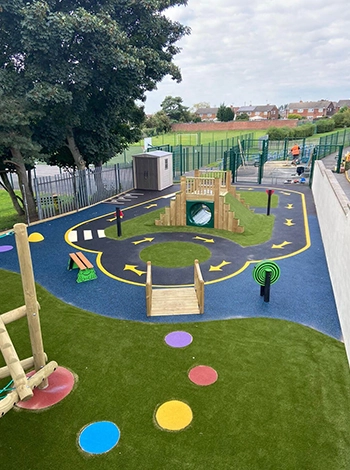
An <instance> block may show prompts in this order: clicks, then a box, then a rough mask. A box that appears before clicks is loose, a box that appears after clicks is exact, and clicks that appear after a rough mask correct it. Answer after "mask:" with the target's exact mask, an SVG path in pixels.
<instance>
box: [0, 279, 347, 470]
mask: <svg viewBox="0 0 350 470" xmlns="http://www.w3.org/2000/svg"><path fill="white" fill-rule="evenodd" d="M0 286H1V289H2V290H1V294H2V295H1V307H0V308H1V312H5V311H8V310H10V309H13V308H16V307H18V306H19V305H22V304H23V298H22V294H21V292H22V291H21V286H20V277H19V275H17V274H14V273H10V272H7V271H1V270H0ZM37 292H38V300H39V302H40V304H41V312H40V316H41V323H42V330H43V339H44V345H45V350H46V352H47V354H48V356H49V360H57V362H58V363H59V364H60V365H61V366H64V367H67V368H69V369H71V370H72V371H73V372H74V373H75V374H77V375H78V380H77V383H76V387H75V389H74V391H73V392H72V393H71V394H70V395H69V396H68V397H67V398H65V399H64V400H63V401H62V402H60V403H59V404H57V405H55V406H53V407H52V408H51V409H48V410H45V411H41V412H33V411H27V410H11V411H10V412H9V413H7V414H6V415H5V416H4V417H3V418H2V419H1V421H0V426H1V439H0V452H1V465H2V468H4V469H22V468H27V469H35V470H36V469H44V468H50V470H62V469H84V470H89V469H99V470H101V469H102V470H110V469H116V468H122V469H123V470H135V469H142V470H158V469H162V470H174V469H185V468H186V469H189V470H203V469H204V468H215V469H218V470H228V469H239V470H252V469H254V470H255V469H257V470H258V469H264V470H265V469H271V470H272V469H273V470H275V469H276V470H277V469H278V470H295V469H305V470H306V469H307V470H330V469H332V470H340V469H344V470H345V469H348V468H350V375H349V369H348V364H347V360H346V354H345V350H344V346H343V344H342V343H340V342H338V341H336V340H334V339H332V338H330V337H327V336H325V335H322V334H321V333H318V332H316V331H314V330H312V329H309V328H306V327H303V326H301V325H298V324H294V323H291V322H287V321H283V320H272V319H267V318H255V319H237V320H225V321H216V322H201V323H185V324H181V323H179V324H175V325H169V324H143V323H141V322H140V323H134V322H128V321H120V320H114V319H111V318H106V317H102V316H98V315H94V314H92V313H89V312H86V311H82V310H79V309H77V308H75V307H72V306H71V305H68V304H65V303H63V302H61V301H60V300H58V299H57V298H55V297H53V296H52V295H51V294H49V293H48V292H47V291H45V290H44V289H42V288H41V287H38V291H37ZM5 293H6V295H5ZM8 327H9V330H10V333H11V335H13V337H14V341H15V345H16V348H17V349H18V350H19V351H20V355H21V357H24V355H29V354H30V351H29V345H28V331H27V327H26V321H25V319H22V320H19V321H17V322H15V323H13V324H11V325H8ZM174 330H185V331H187V332H189V333H190V334H191V335H192V336H193V342H192V344H191V345H190V346H188V347H186V348H183V349H174V348H170V347H169V346H167V345H166V344H165V342H164V336H165V335H166V334H167V333H169V332H171V331H174ZM1 365H3V364H1ZM196 365H209V366H211V367H213V368H214V369H215V370H216V371H217V372H218V380H217V382H216V383H214V384H212V385H210V386H207V387H199V386H197V385H195V384H193V383H192V382H190V380H189V379H188V378H187V374H188V371H189V370H190V369H191V368H192V367H193V366H196ZM4 382H5V381H4V380H3V381H1V383H2V384H3V383H4ZM171 399H176V400H182V401H184V402H186V403H187V404H188V405H189V406H190V407H191V409H192V411H193V416H194V418H193V421H192V423H191V425H190V426H189V427H188V428H187V429H185V430H183V431H179V432H166V431H162V430H160V429H159V428H158V427H157V426H156V425H155V423H154V421H153V418H154V413H155V411H156V409H157V406H158V405H160V404H162V403H164V402H165V401H168V400H171ZM99 420H109V421H112V422H114V423H115V424H116V425H117V426H118V427H119V429H120V432H121V437H120V441H119V443H118V445H117V446H116V447H115V448H114V449H112V450H111V451H110V452H108V453H106V454H104V455H96V456H88V455H86V454H84V453H83V452H81V451H80V450H79V449H78V446H77V436H78V433H79V431H80V429H81V428H82V427H84V426H85V425H86V424H88V423H91V422H94V421H99Z"/></svg>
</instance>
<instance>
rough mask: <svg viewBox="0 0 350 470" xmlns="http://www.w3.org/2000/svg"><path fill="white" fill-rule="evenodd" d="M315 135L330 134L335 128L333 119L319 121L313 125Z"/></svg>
mask: <svg viewBox="0 0 350 470" xmlns="http://www.w3.org/2000/svg"><path fill="white" fill-rule="evenodd" d="M315 127H316V133H317V134H324V133H325V132H331V131H333V130H334V128H335V122H334V120H333V119H320V120H319V121H316V123H315Z"/></svg>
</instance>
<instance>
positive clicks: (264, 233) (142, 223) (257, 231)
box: [105, 192, 278, 246]
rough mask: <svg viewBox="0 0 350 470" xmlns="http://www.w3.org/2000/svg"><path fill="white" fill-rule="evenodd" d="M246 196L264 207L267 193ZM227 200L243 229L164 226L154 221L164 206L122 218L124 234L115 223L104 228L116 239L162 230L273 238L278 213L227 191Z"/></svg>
mask: <svg viewBox="0 0 350 470" xmlns="http://www.w3.org/2000/svg"><path fill="white" fill-rule="evenodd" d="M241 195H242V196H244V197H245V198H246V200H247V203H248V204H249V203H250V202H251V203H252V205H253V204H254V206H255V207H264V206H265V205H266V202H265V201H266V200H267V195H266V193H264V192H258V193H257V194H254V195H253V194H252V193H250V192H247V193H244V194H243V193H241ZM225 201H226V202H227V203H228V204H230V208H231V210H232V211H233V212H234V213H235V217H237V218H238V219H239V220H240V225H241V226H242V227H244V232H243V233H234V232H229V231H227V230H219V229H213V228H207V227H193V226H161V225H155V220H156V219H159V217H160V215H161V214H162V213H164V209H158V210H155V211H151V212H149V213H147V214H144V215H141V216H139V217H135V218H133V219H131V220H125V221H124V222H123V234H122V236H121V237H118V234H117V230H116V227H115V225H112V226H110V227H107V228H106V229H105V234H106V237H108V238H113V239H115V240H125V239H127V238H130V237H134V236H137V235H146V234H149V233H159V232H195V233H197V234H198V233H206V234H211V235H215V236H218V237H224V238H227V239H228V240H232V241H234V242H236V243H238V244H239V245H241V246H251V245H259V244H260V243H265V242H266V241H267V240H270V238H271V235H272V230H273V226H274V221H275V216H274V215H271V216H267V215H265V214H255V213H254V212H253V211H251V210H250V209H248V208H247V207H245V206H244V205H243V204H242V203H241V202H239V201H238V200H237V199H236V198H235V197H233V196H232V195H231V194H227V195H226V197H225ZM272 201H273V205H272V207H275V206H276V205H277V203H278V196H276V195H274V197H273V198H272Z"/></svg>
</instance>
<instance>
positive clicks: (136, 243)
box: [132, 238, 154, 245]
mask: <svg viewBox="0 0 350 470" xmlns="http://www.w3.org/2000/svg"><path fill="white" fill-rule="evenodd" d="M153 240H154V238H144V239H143V240H137V241H136V242H132V243H133V244H134V245H139V244H140V243H143V242H152V241H153Z"/></svg>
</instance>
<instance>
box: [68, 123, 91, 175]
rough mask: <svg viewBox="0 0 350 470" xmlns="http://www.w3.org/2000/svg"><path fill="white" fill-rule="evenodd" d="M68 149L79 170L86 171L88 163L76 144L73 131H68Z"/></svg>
mask: <svg viewBox="0 0 350 470" xmlns="http://www.w3.org/2000/svg"><path fill="white" fill-rule="evenodd" d="M66 138H67V147H68V148H69V150H70V152H71V154H72V157H73V159H74V163H75V164H76V166H77V168H78V170H85V168H86V163H85V161H84V159H83V157H82V155H81V153H80V151H79V149H78V147H77V145H76V143H75V139H74V135H73V130H72V129H68V131H67V137H66Z"/></svg>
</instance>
